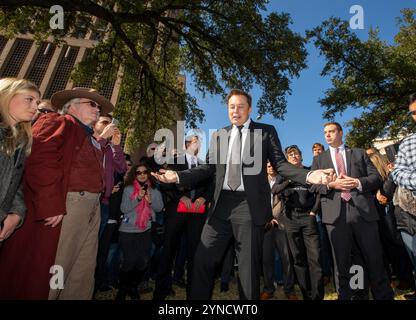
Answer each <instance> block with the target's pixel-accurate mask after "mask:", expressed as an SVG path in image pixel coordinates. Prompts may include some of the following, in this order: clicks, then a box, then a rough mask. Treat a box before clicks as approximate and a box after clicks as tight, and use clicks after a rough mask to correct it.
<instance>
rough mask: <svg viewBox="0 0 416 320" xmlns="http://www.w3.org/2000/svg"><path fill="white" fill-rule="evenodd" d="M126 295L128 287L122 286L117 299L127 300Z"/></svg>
mask: <svg viewBox="0 0 416 320" xmlns="http://www.w3.org/2000/svg"><path fill="white" fill-rule="evenodd" d="M126 296H127V287H125V286H120V288H119V289H118V291H117V295H116V300H117V301H123V300H126Z"/></svg>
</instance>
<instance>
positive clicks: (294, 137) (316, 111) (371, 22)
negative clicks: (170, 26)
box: [186, 0, 415, 165]
mask: <svg viewBox="0 0 416 320" xmlns="http://www.w3.org/2000/svg"><path fill="white" fill-rule="evenodd" d="M353 5H360V6H362V7H363V9H364V29H363V30H359V29H356V30H353V32H355V33H356V34H357V36H359V37H360V38H361V39H366V38H367V35H368V31H369V30H370V28H371V27H373V28H375V27H379V30H380V33H379V36H380V38H381V39H383V40H385V41H387V42H388V43H393V39H394V36H395V35H396V34H397V32H398V30H399V28H398V26H397V21H396V18H397V17H399V16H400V15H401V14H400V10H401V9H403V8H414V7H415V1H414V0H395V1H393V0H382V1H376V0H357V1H347V0H336V1H334V0H332V1H330V0H310V1H305V0H290V1H287V0H286V1H284V0H271V1H270V3H269V5H268V6H267V12H287V13H289V14H290V15H291V18H292V20H293V24H292V26H291V29H292V30H293V31H295V32H298V33H300V34H301V35H305V31H306V30H309V29H312V28H314V27H315V26H318V25H320V24H321V23H322V21H324V20H326V19H327V18H329V17H330V16H335V17H340V18H342V19H344V20H348V21H349V20H350V18H351V17H352V16H353V14H350V13H349V11H350V7H351V6H353ZM266 14H267V13H266ZM307 51H308V57H307V65H308V67H307V68H306V69H304V70H303V71H302V72H301V74H300V77H299V78H295V79H292V84H291V89H292V94H291V95H289V96H287V101H288V103H287V113H286V114H285V119H284V120H283V121H282V120H276V119H274V118H273V117H271V116H268V115H265V116H263V118H262V119H261V122H263V123H268V124H271V125H274V126H275V128H276V130H277V133H278V135H279V138H280V142H281V144H282V146H283V147H285V146H288V145H291V144H297V145H298V146H299V147H300V149H301V150H302V152H303V163H304V164H305V165H310V164H311V162H312V150H311V148H312V144H313V143H314V142H320V143H322V144H324V145H325V147H326V143H325V139H324V138H323V128H322V124H323V123H325V122H326V121H325V119H323V118H322V113H323V111H324V108H322V107H321V105H320V104H319V103H318V100H319V99H320V98H322V97H324V92H325V90H326V89H328V88H330V87H331V83H330V78H328V77H326V78H323V77H321V75H320V72H321V71H322V67H323V65H324V62H325V61H324V58H323V57H321V56H319V52H318V50H316V48H315V47H314V46H313V45H312V44H308V45H307ZM186 87H187V90H188V92H189V93H190V94H191V95H193V96H195V97H196V98H197V101H198V105H199V107H200V108H201V109H203V110H204V112H205V116H206V117H205V121H204V122H203V123H202V124H201V125H200V128H201V129H202V130H204V131H205V132H206V135H207V136H206V137H207V139H206V140H208V135H209V132H210V130H212V129H217V128H221V127H223V126H226V125H228V124H229V121H228V115H227V109H226V106H225V104H224V102H223V101H222V99H221V97H220V96H209V95H207V96H206V97H205V98H203V97H202V95H201V94H200V93H199V92H197V91H196V90H195V88H194V86H193V82H192V78H191V77H189V76H188V77H187V82H186ZM250 93H251V95H252V97H253V107H254V108H253V111H252V119H253V120H254V121H255V120H256V117H257V110H256V108H255V105H256V103H257V101H258V99H259V98H260V96H261V91H260V89H259V88H253V90H252V91H251V92H250ZM360 112H361V111H360V110H347V111H346V112H344V114H343V115H342V116H341V115H337V116H336V117H335V121H338V122H339V123H340V124H341V125H344V124H345V123H346V122H347V121H348V120H350V119H352V118H353V117H355V116H358V115H359V114H360ZM345 131H346V132H348V130H345ZM207 143H208V142H207V141H204V145H206V144H207Z"/></svg>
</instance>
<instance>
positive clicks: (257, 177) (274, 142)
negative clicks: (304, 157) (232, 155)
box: [178, 121, 308, 225]
mask: <svg viewBox="0 0 416 320" xmlns="http://www.w3.org/2000/svg"><path fill="white" fill-rule="evenodd" d="M231 128H232V127H231V126H228V127H225V128H223V129H221V130H218V131H217V132H215V133H214V134H213V136H212V138H211V144H210V148H209V151H208V155H207V160H206V164H204V165H201V166H198V167H197V168H194V169H190V170H185V171H182V172H178V176H179V180H180V181H179V182H180V185H182V186H187V187H192V186H193V185H195V184H196V183H198V182H199V181H202V180H204V179H207V178H209V177H213V176H214V174H215V191H214V197H213V200H212V205H211V207H210V210H209V212H208V217H209V218H210V217H212V215H213V214H214V212H215V208H216V205H217V203H218V199H219V197H220V193H221V191H222V188H223V184H224V179H225V173H226V164H225V162H226V161H224V160H225V159H224V155H226V154H227V150H228V147H229V146H228V144H229V139H228V140H227V139H225V141H224V139H221V138H223V137H224V136H227V135H228V137H229V134H230V130H231ZM243 150H244V154H243V156H242V158H243V164H242V169H243V183H244V189H245V194H246V197H247V203H248V206H249V209H250V214H251V216H252V219H253V222H254V223H255V224H256V225H265V224H266V222H268V221H270V220H271V219H272V208H271V203H270V202H271V201H270V185H269V181H268V178H267V161H268V160H269V161H270V162H271V164H272V166H273V167H274V168H275V169H276V170H277V172H279V174H280V175H282V176H283V177H285V178H287V179H291V180H293V181H297V182H299V183H305V182H306V175H307V173H308V171H307V170H305V169H302V168H297V167H295V166H293V165H292V164H290V163H288V162H287V161H286V158H285V156H284V154H283V152H282V147H281V145H280V141H279V138H278V136H277V132H276V129H275V128H274V127H273V126H270V125H267V124H262V123H257V122H254V121H251V122H250V125H249V135H248V136H247V139H246V141H245V146H244V148H243ZM254 156H255V158H254V159H255V161H251V162H250V161H249V159H250V158H253V157H254ZM250 170H253V172H256V173H255V174H254V173H252V174H244V173H245V172H246V173H247V172H248V171H250Z"/></svg>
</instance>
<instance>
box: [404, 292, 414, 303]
mask: <svg viewBox="0 0 416 320" xmlns="http://www.w3.org/2000/svg"><path fill="white" fill-rule="evenodd" d="M404 298H405V299H406V300H411V301H415V300H416V292H413V293H409V294H405V295H404Z"/></svg>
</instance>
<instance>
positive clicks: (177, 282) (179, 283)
mask: <svg viewBox="0 0 416 320" xmlns="http://www.w3.org/2000/svg"><path fill="white" fill-rule="evenodd" d="M172 283H173V284H174V285H176V286H178V287H179V288H183V289H184V288H186V283H185V281H184V280H183V279H173V280H172Z"/></svg>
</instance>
